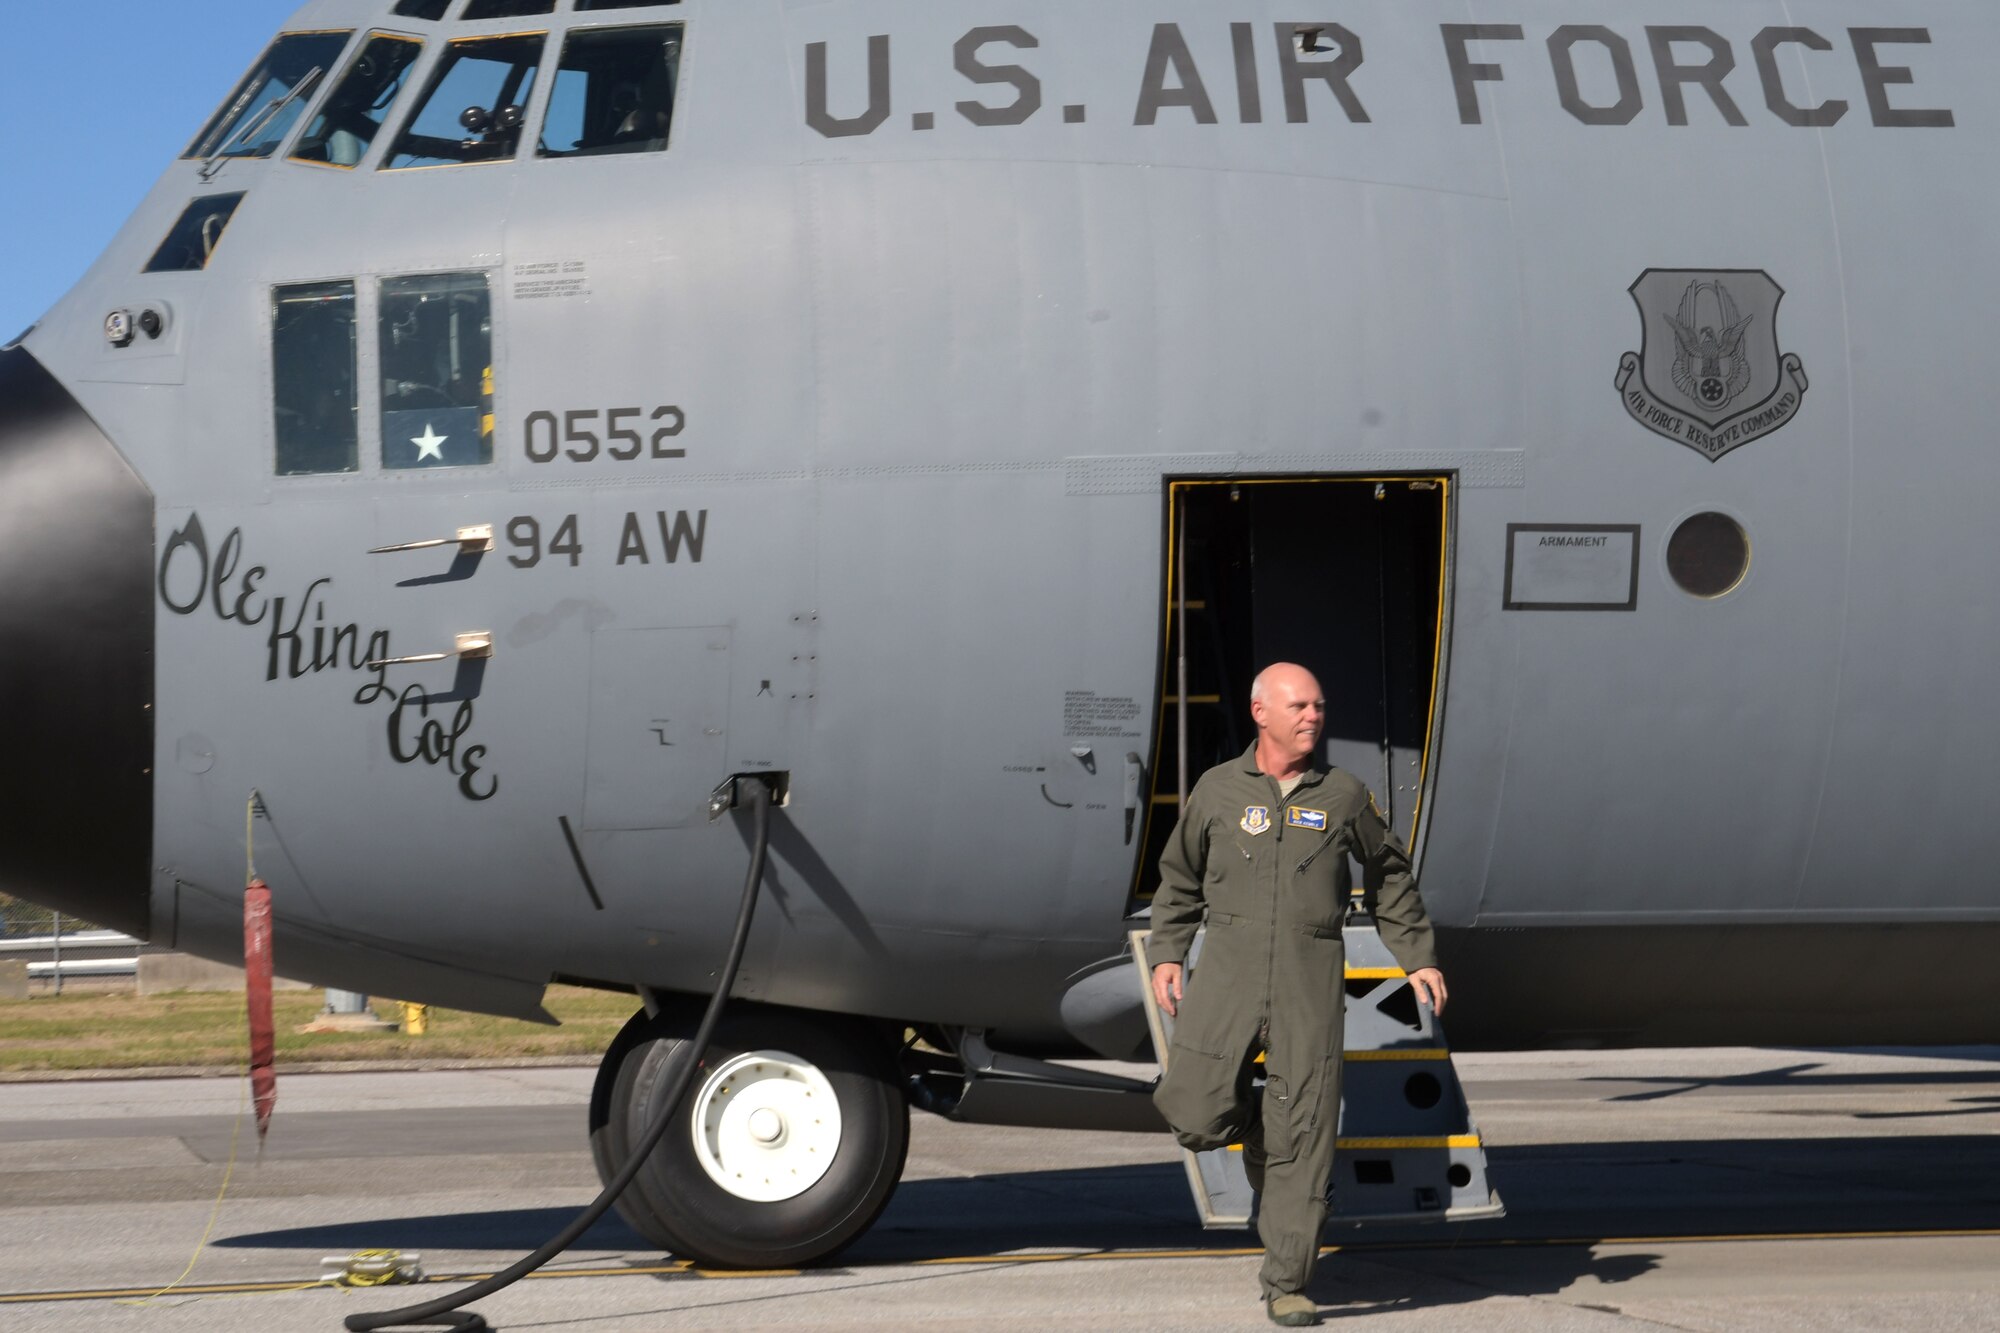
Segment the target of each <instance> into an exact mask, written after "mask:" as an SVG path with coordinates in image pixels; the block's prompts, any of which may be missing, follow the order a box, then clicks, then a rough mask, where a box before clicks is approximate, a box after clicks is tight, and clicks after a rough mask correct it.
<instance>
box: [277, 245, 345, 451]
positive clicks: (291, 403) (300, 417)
mask: <svg viewBox="0 0 2000 1333" xmlns="http://www.w3.org/2000/svg"><path fill="white" fill-rule="evenodd" d="M271 387H272V397H273V399H274V406H275V410H276V425H277V439H278V460H277V462H278V467H277V471H278V475H279V476H281V477H296V476H304V475H307V474H311V473H325V472H353V471H356V470H357V469H358V468H359V466H360V448H359V446H358V444H357V443H356V432H357V429H358V427H359V425H360V422H359V418H358V416H357V415H356V412H355V392H354V391H355V373H354V284H353V283H351V282H314V283H302V284H299V285H297V286H291V287H279V288H276V289H274V290H273V291H272V293H271Z"/></svg>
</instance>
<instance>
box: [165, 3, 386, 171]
mask: <svg viewBox="0 0 2000 1333" xmlns="http://www.w3.org/2000/svg"><path fill="white" fill-rule="evenodd" d="M352 35H353V34H352V32H288V33H285V34H284V35H282V36H281V37H279V38H278V40H277V41H275V42H273V43H271V49H270V50H268V51H266V52H265V53H264V57H263V59H261V60H259V61H258V62H257V63H256V65H254V66H252V67H251V70H250V73H249V74H248V75H247V76H246V77H245V78H244V80H243V82H242V83H241V84H239V85H237V88H236V92H235V93H234V94H233V95H232V96H231V97H230V99H229V100H228V101H227V102H225V103H223V105H222V109H221V110H220V111H217V112H216V113H215V115H214V117H213V118H212V119H211V120H210V121H209V122H208V125H207V126H206V127H205V128H204V129H203V130H202V132H201V135H200V137H199V138H197V139H196V140H195V141H194V142H193V143H192V144H190V145H189V146H188V150H187V152H186V153H185V154H183V156H185V157H269V156H270V155H271V154H272V153H273V152H274V151H276V149H277V147H278V145H279V144H280V143H281V142H283V141H284V138H285V136H286V135H287V134H289V133H290V132H291V129H292V126H293V125H295V124H297V123H298V119H299V116H300V114H301V113H302V112H304V111H305V109H306V102H307V100H308V99H309V98H310V97H311V96H312V94H313V93H314V92H315V91H316V90H317V88H318V86H319V84H320V83H321V81H322V80H323V79H324V77H325V75H326V73H327V71H328V70H330V69H332V68H333V65H334V62H335V61H337V60H339V59H340V52H341V50H342V49H343V48H344V47H345V46H346V45H347V39H348V38H349V37H350V36H352Z"/></svg>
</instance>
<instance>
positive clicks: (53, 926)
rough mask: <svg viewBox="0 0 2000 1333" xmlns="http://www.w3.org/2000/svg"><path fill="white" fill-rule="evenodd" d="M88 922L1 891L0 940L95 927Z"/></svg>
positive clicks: (65, 932)
mask: <svg viewBox="0 0 2000 1333" xmlns="http://www.w3.org/2000/svg"><path fill="white" fill-rule="evenodd" d="M95 929H97V927H95V926H93V925H91V924H90V923H89V922H88V921H82V920H79V919H77V918H76V917H73V916H64V915H63V914H61V913H59V912H56V911H54V910H52V909H50V908H47V907H41V906H38V905H36V904H34V903H31V902H28V901H26V900H25V899H21V898H16V897H15V896H14V895H13V894H11V893H0V939H9V940H11V939H20V938H21V937H23V936H26V935H54V934H57V933H58V932H60V933H62V934H64V935H68V934H71V933H73V932H75V931H79V930H95Z"/></svg>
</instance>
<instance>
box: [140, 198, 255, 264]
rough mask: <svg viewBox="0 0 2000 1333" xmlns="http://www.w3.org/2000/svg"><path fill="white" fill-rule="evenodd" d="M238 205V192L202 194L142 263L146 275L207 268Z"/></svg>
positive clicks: (183, 211) (240, 201)
mask: <svg viewBox="0 0 2000 1333" xmlns="http://www.w3.org/2000/svg"><path fill="white" fill-rule="evenodd" d="M242 202H243V193H242V191H240V190H239V191H238V192H236V193H235V194H207V195H203V196H202V197H201V198H199V199H196V200H195V201H194V202H193V203H191V204H189V205H188V206H187V207H186V208H184V209H182V210H181V215H180V219H179V220H178V221H176V222H175V223H174V229H173V230H172V231H170V232H168V233H167V239H165V240H164V241H161V242H160V248H159V249H157V250H155V251H153V257H152V258H151V259H150V260H148V261H146V272H148V273H192V272H196V271H198V270H200V269H205V268H207V267H208V261H209V258H210V256H212V255H214V254H215V247H216V246H218V245H220V244H222V233H223V232H225V231H227V230H228V229H229V219H231V218H233V217H235V216H236V206H237V205H238V204H240V203H242Z"/></svg>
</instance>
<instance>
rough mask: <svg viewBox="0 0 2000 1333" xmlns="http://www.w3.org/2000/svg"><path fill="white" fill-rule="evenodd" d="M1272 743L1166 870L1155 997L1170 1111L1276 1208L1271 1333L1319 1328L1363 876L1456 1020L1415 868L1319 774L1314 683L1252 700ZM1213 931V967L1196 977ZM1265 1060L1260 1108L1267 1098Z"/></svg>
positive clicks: (1415, 980) (1259, 744) (1265, 1217)
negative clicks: (1198, 941)
mask: <svg viewBox="0 0 2000 1333" xmlns="http://www.w3.org/2000/svg"><path fill="white" fill-rule="evenodd" d="M1250 715H1251V717H1252V718H1253V719H1254V720H1255V721H1256V723H1257V741H1256V743H1255V744H1254V745H1252V746H1251V747H1250V749H1249V750H1248V751H1247V752H1246V753H1245V754H1244V755H1243V757H1242V758H1240V759H1235V760H1232V761H1230V762H1229V763H1226V764H1220V765H1218V766H1216V767H1215V768H1212V769H1210V770H1209V771H1208V772H1206V773H1204V774H1202V776H1201V780H1200V781H1199V782H1197V783H1195V786H1194V790H1193V791H1192V792H1190V793H1189V794H1188V800H1187V805H1186V807H1185V808H1184V809H1183V810H1182V811H1181V818H1180V823H1179V824H1178V825H1176V826H1175V828H1174V831H1173V834H1172V836H1171V837H1169V838H1168V839H1167V848H1166V851H1165V852H1163V853H1162V854H1161V856H1160V887H1159V891H1158V893H1157V894H1156V895H1155V896H1154V898H1153V925H1152V937H1151V939H1150V940H1149V941H1148V943H1147V946H1146V950H1147V957H1148V958H1149V959H1150V960H1152V962H1153V995H1154V997H1155V998H1156V999H1157V1000H1158V1001H1159V1004H1160V1008H1162V1009H1163V1010H1165V1011H1166V1012H1167V1013H1168V1014H1171V1015H1174V1016H1175V1019H1176V1021H1175V1025H1174V1037H1173V1043H1172V1047H1171V1049H1170V1050H1169V1052H1168V1062H1167V1071H1166V1074H1165V1076H1164V1077H1163V1078H1161V1080H1160V1086H1159V1088H1158V1089H1157V1090H1156V1091H1155V1092H1154V1094H1153V1101H1154V1104H1155V1105H1156V1106H1157V1107H1158V1108H1159V1110H1160V1114H1161V1115H1162V1116H1164V1117H1165V1118H1166V1121H1167V1123H1168V1124H1169V1125H1171V1126H1173V1128H1174V1133H1175V1137H1177V1138H1178V1139H1179V1140H1180V1141H1181V1144H1182V1145H1183V1146H1184V1147H1187V1148H1189V1149H1192V1150H1193V1151H1195V1152H1203V1151H1206V1150H1208V1149H1211V1148H1219V1147H1223V1146H1226V1145H1228V1144H1231V1143H1238V1142H1240V1143H1242V1145H1243V1165H1244V1169H1245V1172H1246V1173H1247V1174H1248V1176H1249V1178H1250V1187H1251V1188H1252V1189H1254V1190H1256V1191H1257V1193H1258V1196H1259V1199H1260V1211H1259V1213H1258V1220H1257V1227H1258V1233H1259V1235H1260V1236H1261V1237H1262V1239H1263V1242H1264V1266H1263V1270H1262V1272H1261V1273H1260V1274H1259V1280H1260V1282H1261V1284H1262V1286H1263V1292H1264V1300H1265V1309H1266V1312H1267V1313H1268V1314H1269V1315H1270V1317H1271V1320H1272V1322H1274V1323H1279V1324H1294V1325H1296V1324H1316V1323H1318V1322H1319V1311H1318V1309H1317V1308H1316V1307H1315V1306H1314V1304H1313V1302H1312V1299H1311V1298H1310V1297H1308V1296H1306V1295H1305V1294H1304V1293H1305V1287H1306V1282H1307V1280H1308V1279H1309V1278H1311V1276H1312V1271H1313V1264H1314V1262H1315V1261H1316V1260H1317V1259H1318V1258H1319V1241H1320V1229H1321V1227H1322V1225H1323V1224H1324V1223H1325V1221H1326V1207H1327V1191H1328V1188H1329V1181H1330V1180H1331V1176H1332V1171H1333V1148H1334V1131H1335V1128H1336V1126H1337V1124H1338V1122H1339V1118H1340V1064H1341V1004H1342V1001H1343V1000H1344V999H1345V996H1346V989H1345V982H1344V974H1345V969H1346V948H1345V946H1344V945H1343V944H1342V942H1341V935H1340V927H1341V920H1342V917H1343V915H1344V914H1345V912H1346V910H1347V903H1348V898H1349V896H1350V894H1351V893H1352V891H1353V881H1352V879H1351V877H1350V873H1349V871H1348V868H1347V863H1348V857H1349V856H1352V857H1353V858H1354V859H1355V860H1357V861H1359V862H1360V863H1361V865H1362V867H1363V877H1362V891H1363V902H1364V906H1366V907H1367V908H1368V909H1369V910H1370V911H1372V913H1373V914H1374V917H1375V924H1376V926H1377V928H1378V929H1379V930H1380V932H1381V935H1382V941H1383V943H1385V944H1387V945H1388V946H1389V950H1390V952H1391V953H1393V954H1395V956H1396V961H1397V962H1398V963H1400V964H1401V965H1402V967H1403V970H1404V971H1405V972H1407V973H1408V974H1409V977H1410V985H1411V987H1412V988H1413V989H1414V990H1415V991H1416V993H1417V998H1419V999H1421V1000H1424V1001H1426V1002H1428V1003H1429V1004H1430V1005H1431V1007H1432V1009H1433V1010H1435V1011H1437V1012H1440V1013H1441V1012H1443V1010H1444V1004H1445V987H1444V976H1443V974H1442V973H1440V972H1439V971H1438V968H1437V957H1436V954H1435V952H1434V950H1433V947H1432V943H1431V926H1430V920H1429V918H1428V917H1426V916H1425V914H1424V904H1423V900H1422V899H1420V898H1419V897H1418V896H1417V890H1416V885H1415V883H1414V882H1413V881H1412V879H1411V877H1410V862H1409V858H1408V857H1407V856H1405V855H1404V852H1403V849H1402V847H1401V845H1400V844H1399V843H1398V842H1397V841H1396V839H1395V837H1394V835H1392V834H1391V833H1390V832H1389V830H1388V828H1387V826H1386V825H1385V824H1384V823H1383V820H1382V815H1381V812H1380V811H1378V810H1377V809H1376V808H1375V802H1374V798H1373V797H1371V796H1370V795H1369V793H1368V789H1367V787H1365V786H1363V785H1362V783H1361V782H1360V781H1359V780H1357V779H1355V778H1353V777H1351V776H1349V775H1348V774H1346V773H1342V772H1340V771H1338V770H1329V769H1325V768H1319V767H1316V766H1315V765H1314V763H1313V754H1314V752H1315V751H1316V750H1317V748H1318V746H1319V736H1320V729H1321V727H1322V726H1323V725H1324V723H1325V720H1326V700H1325V699H1324V698H1323V697H1322V696H1321V694H1320V689H1319V682H1318V681H1317V680H1315V679H1313V676H1312V673H1311V672H1309V671H1307V670H1306V669H1305V668H1304V667H1300V666H1294V665H1292V664H1291V663H1288V662H1280V663H1277V664H1275V665H1273V666H1269V667H1266V668H1265V669H1264V670H1263V671H1262V672H1261V673H1259V674H1258V676H1257V679H1256V682H1255V683H1254V684H1253V685H1252V686H1251V687H1250ZM1203 924H1206V925H1207V927H1208V933H1207V935H1206V936H1205V937H1204V942H1203V944H1202V955H1201V965H1200V966H1199V967H1198V968H1196V969H1194V970H1193V971H1192V972H1191V973H1190V972H1186V971H1185V969H1184V964H1185V962H1186V959H1187V953H1188V947H1189V945H1190V944H1192V943H1193V941H1194V934H1195V931H1196V929H1197V928H1198V927H1200V926H1202V925H1203ZM1259 1053H1263V1054H1264V1056H1265V1063H1264V1094H1263V1099H1262V1104H1261V1106H1260V1105H1259V1104H1258V1103H1257V1102H1256V1101H1254V1100H1253V1099H1252V1097H1251V1089H1250V1080H1251V1074H1252V1072H1253V1069H1254V1062H1255V1060H1256V1057H1257V1056H1258V1054H1259Z"/></svg>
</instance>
